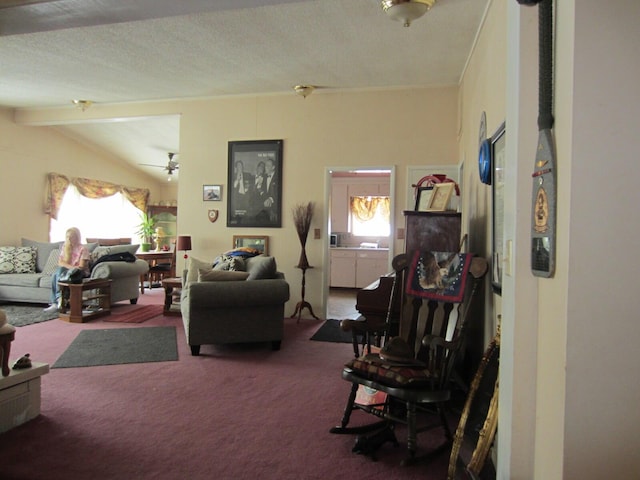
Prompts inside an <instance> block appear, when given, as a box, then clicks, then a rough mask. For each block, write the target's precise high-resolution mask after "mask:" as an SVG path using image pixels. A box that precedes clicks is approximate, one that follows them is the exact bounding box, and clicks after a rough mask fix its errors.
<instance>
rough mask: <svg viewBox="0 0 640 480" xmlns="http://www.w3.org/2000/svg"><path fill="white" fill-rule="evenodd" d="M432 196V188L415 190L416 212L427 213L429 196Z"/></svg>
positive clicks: (429, 201)
mask: <svg viewBox="0 0 640 480" xmlns="http://www.w3.org/2000/svg"><path fill="white" fill-rule="evenodd" d="M432 194H433V186H429V187H418V188H417V190H416V205H415V208H414V210H415V211H416V212H427V211H428V210H429V204H430V203H431V195H432Z"/></svg>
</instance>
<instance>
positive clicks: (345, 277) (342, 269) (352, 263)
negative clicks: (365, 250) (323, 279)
mask: <svg viewBox="0 0 640 480" xmlns="http://www.w3.org/2000/svg"><path fill="white" fill-rule="evenodd" d="M330 285H331V286H332V287H347V288H354V287H355V286H356V251H355V250H351V249H342V248H341V249H333V250H331V283H330Z"/></svg>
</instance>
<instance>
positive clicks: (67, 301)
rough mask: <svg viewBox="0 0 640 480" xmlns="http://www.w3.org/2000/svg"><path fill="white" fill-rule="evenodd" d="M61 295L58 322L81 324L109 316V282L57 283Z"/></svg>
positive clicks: (103, 280)
mask: <svg viewBox="0 0 640 480" xmlns="http://www.w3.org/2000/svg"><path fill="white" fill-rule="evenodd" d="M58 285H59V286H60V293H61V294H62V299H63V300H62V306H61V308H60V311H59V312H58V316H59V318H60V320H64V321H66V322H72V323H82V322H84V321H85V320H89V319H91V318H98V317H103V316H105V315H111V280H109V279H108V278H99V279H89V280H85V281H83V282H82V283H64V282H58Z"/></svg>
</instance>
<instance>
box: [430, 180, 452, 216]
mask: <svg viewBox="0 0 640 480" xmlns="http://www.w3.org/2000/svg"><path fill="white" fill-rule="evenodd" d="M454 188H455V183H453V182H446V183H436V184H435V185H434V186H433V192H432V194H431V201H430V202H429V208H428V210H430V211H432V212H444V211H445V210H446V209H447V207H448V206H449V199H450V198H451V194H452V193H453V189H454Z"/></svg>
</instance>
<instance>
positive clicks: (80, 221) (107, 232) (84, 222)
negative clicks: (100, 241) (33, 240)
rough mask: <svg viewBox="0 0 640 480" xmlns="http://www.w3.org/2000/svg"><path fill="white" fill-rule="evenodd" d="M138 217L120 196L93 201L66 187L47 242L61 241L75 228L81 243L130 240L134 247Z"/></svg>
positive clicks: (131, 205) (70, 187)
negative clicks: (93, 238)
mask: <svg viewBox="0 0 640 480" xmlns="http://www.w3.org/2000/svg"><path fill="white" fill-rule="evenodd" d="M141 213H142V212H141V211H140V210H139V209H138V208H136V207H134V206H133V204H132V203H131V202H129V201H128V200H127V199H126V198H124V196H123V195H122V194H121V193H116V194H115V195H112V196H110V197H104V198H97V199H93V198H87V197H84V196H82V195H80V193H79V192H78V190H77V189H76V188H75V187H74V186H73V185H69V188H67V191H66V192H65V194H64V197H63V199H62V203H61V205H60V211H59V213H58V219H57V220H54V219H53V218H52V219H51V225H50V230H49V237H50V241H52V242H57V241H62V240H64V239H65V233H66V231H67V229H68V228H70V227H78V228H79V229H80V232H81V233H82V237H83V239H85V238H87V237H98V238H123V237H127V238H128V237H131V239H132V241H133V242H134V243H135V242H136V241H137V238H138V235H137V234H136V233H135V232H136V231H137V230H138V224H139V223H140V214H141Z"/></svg>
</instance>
